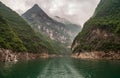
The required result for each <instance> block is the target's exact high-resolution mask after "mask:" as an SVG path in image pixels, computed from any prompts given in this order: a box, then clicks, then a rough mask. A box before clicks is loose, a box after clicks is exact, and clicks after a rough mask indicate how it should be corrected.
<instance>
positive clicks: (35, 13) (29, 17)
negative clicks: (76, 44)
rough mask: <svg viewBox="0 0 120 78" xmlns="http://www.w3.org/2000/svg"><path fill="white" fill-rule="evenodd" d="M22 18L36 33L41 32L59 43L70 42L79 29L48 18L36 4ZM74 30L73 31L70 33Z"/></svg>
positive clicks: (76, 26)
mask: <svg viewBox="0 0 120 78" xmlns="http://www.w3.org/2000/svg"><path fill="white" fill-rule="evenodd" d="M22 17H23V18H24V19H25V20H26V21H27V22H28V23H29V24H30V25H31V26H32V28H33V29H34V30H35V31H36V32H41V33H42V34H44V35H46V36H47V37H49V38H50V39H52V40H54V41H60V42H61V43H69V42H72V39H73V37H75V35H76V33H78V29H80V26H78V25H73V24H71V26H70V24H69V25H66V24H64V23H61V22H59V21H56V20H54V19H52V18H50V17H49V16H48V15H47V14H46V13H45V12H44V11H43V10H42V9H41V8H40V7H39V6H38V5H37V4H35V5H34V6H33V7H32V8H31V9H29V10H28V11H27V12H25V13H24V14H23V15H22ZM70 27H72V28H70ZM74 29H75V31H72V30H74ZM76 30H77V31H76Z"/></svg>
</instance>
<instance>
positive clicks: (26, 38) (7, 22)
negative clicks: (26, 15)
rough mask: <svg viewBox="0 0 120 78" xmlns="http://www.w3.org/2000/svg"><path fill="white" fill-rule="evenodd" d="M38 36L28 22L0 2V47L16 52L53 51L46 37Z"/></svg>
mask: <svg viewBox="0 0 120 78" xmlns="http://www.w3.org/2000/svg"><path fill="white" fill-rule="evenodd" d="M41 36H42V37H38V36H37V35H36V33H35V32H34V31H33V29H32V28H31V27H30V25H28V23H26V22H25V20H23V18H21V17H20V16H19V15H18V14H17V13H16V12H14V11H13V10H11V9H10V8H8V7H7V6H5V5H4V4H3V3H1V2H0V48H5V49H11V50H13V51H17V52H19V51H20V52H23V51H27V52H33V53H41V52H53V48H52V46H51V45H50V43H49V42H48V41H47V39H45V38H44V36H43V35H41Z"/></svg>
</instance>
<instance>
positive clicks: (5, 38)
mask: <svg viewBox="0 0 120 78" xmlns="http://www.w3.org/2000/svg"><path fill="white" fill-rule="evenodd" d="M0 48H6V49H11V50H13V51H21V52H22V51H26V48H25V46H24V45H23V42H22V41H21V40H20V39H19V38H18V36H17V35H16V34H15V33H14V32H13V31H12V29H11V28H10V26H9V25H8V24H7V21H6V20H5V19H3V18H2V17H0Z"/></svg>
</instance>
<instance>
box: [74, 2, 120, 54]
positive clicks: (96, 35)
mask: <svg viewBox="0 0 120 78" xmlns="http://www.w3.org/2000/svg"><path fill="white" fill-rule="evenodd" d="M72 50H73V53H80V52H94V51H98V52H99V51H101V52H110V51H113V52H119V51H120V0H101V1H100V3H99V5H98V7H97V8H96V11H95V13H94V15H93V17H91V18H90V19H89V20H88V21H87V22H86V23H85V25H84V27H83V29H82V31H81V32H80V33H79V34H78V35H77V37H76V38H75V40H74V42H73V44H72Z"/></svg>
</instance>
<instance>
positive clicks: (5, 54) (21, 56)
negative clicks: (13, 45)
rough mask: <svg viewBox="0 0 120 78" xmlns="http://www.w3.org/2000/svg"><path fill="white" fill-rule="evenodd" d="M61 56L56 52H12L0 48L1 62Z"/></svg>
mask: <svg viewBox="0 0 120 78" xmlns="http://www.w3.org/2000/svg"><path fill="white" fill-rule="evenodd" d="M50 57H63V56H62V55H57V54H48V53H28V52H19V53H18V52H12V51H11V50H7V49H0V61H2V62H16V61H20V60H33V59H39V58H50Z"/></svg>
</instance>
